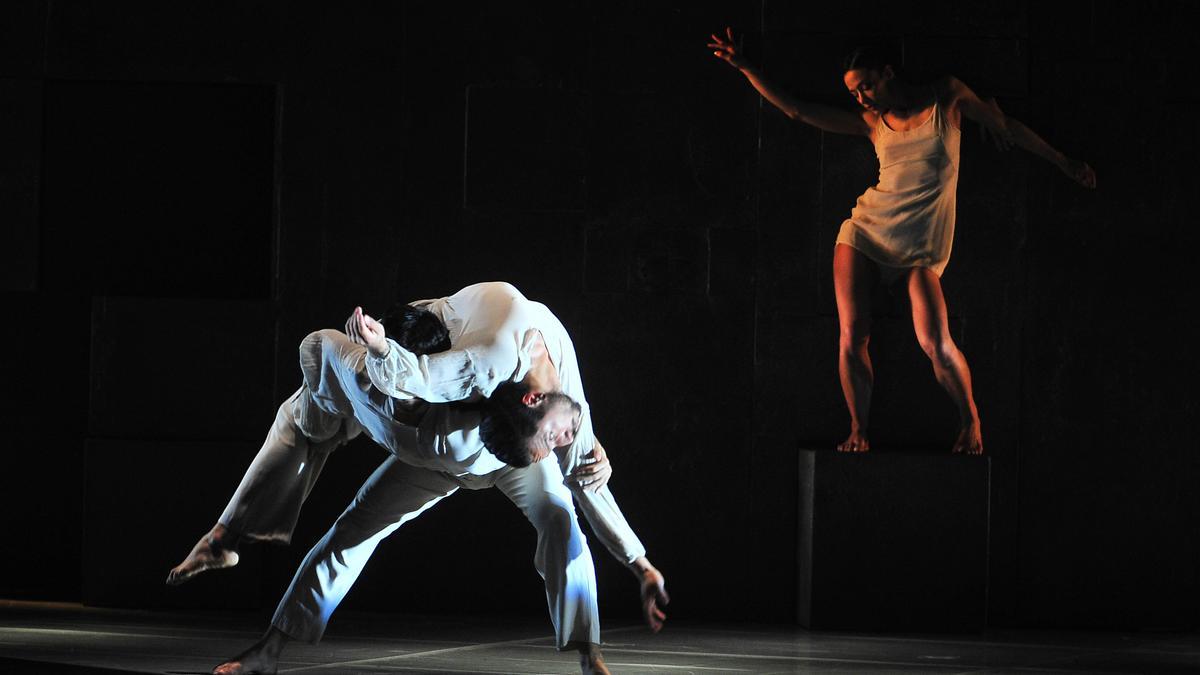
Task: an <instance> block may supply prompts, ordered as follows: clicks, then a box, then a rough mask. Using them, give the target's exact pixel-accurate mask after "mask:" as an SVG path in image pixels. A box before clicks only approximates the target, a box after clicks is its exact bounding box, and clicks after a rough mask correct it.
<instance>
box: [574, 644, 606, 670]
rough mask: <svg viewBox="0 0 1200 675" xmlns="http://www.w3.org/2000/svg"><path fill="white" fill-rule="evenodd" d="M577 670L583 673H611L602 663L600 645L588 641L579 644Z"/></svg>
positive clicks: (602, 656)
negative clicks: (584, 643) (585, 643)
mask: <svg viewBox="0 0 1200 675" xmlns="http://www.w3.org/2000/svg"><path fill="white" fill-rule="evenodd" d="M579 670H580V671H581V672H582V673H583V675H611V671H609V669H608V666H606V665H604V655H603V654H601V653H600V645H598V644H596V643H594V642H589V643H588V644H587V645H580V646H579Z"/></svg>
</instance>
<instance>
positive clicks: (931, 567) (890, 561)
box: [799, 450, 990, 632]
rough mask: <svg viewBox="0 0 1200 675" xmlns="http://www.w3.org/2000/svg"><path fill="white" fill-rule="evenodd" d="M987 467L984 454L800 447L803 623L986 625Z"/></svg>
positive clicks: (933, 627)
mask: <svg viewBox="0 0 1200 675" xmlns="http://www.w3.org/2000/svg"><path fill="white" fill-rule="evenodd" d="M989 471H990V464H989V461H988V459H987V458H986V457H967V456H957V455H950V454H920V453H887V452H876V451H873V452H870V453H864V454H850V453H838V452H834V451H828V450H822V451H814V450H801V451H800V537H799V543H800V551H799V572H800V580H799V621H800V624H801V625H803V626H805V627H806V628H810V629H815V630H889V631H897V630H898V631H967V632H969V631H978V630H982V629H983V627H984V625H985V623H986V618H987V616H986V615H987V578H988V569H987V564H988V490H989Z"/></svg>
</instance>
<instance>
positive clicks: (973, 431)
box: [950, 422, 983, 455]
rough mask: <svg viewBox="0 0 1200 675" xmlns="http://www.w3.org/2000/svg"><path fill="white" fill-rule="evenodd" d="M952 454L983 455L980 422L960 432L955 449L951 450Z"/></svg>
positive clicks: (969, 425) (955, 442)
mask: <svg viewBox="0 0 1200 675" xmlns="http://www.w3.org/2000/svg"><path fill="white" fill-rule="evenodd" d="M950 452H953V453H955V454H960V453H961V454H967V455H982V454H983V436H982V435H980V433H979V423H978V422H975V423H973V424H968V425H967V426H965V427H963V429H962V431H960V432H958V440H956V441H954V447H953V448H951V449H950Z"/></svg>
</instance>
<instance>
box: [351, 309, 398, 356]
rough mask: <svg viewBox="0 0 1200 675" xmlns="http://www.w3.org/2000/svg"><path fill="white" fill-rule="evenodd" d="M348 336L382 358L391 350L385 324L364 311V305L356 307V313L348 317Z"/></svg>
mask: <svg viewBox="0 0 1200 675" xmlns="http://www.w3.org/2000/svg"><path fill="white" fill-rule="evenodd" d="M346 336H347V337H349V338H350V341H351V342H353V343H354V344H357V345H362V346H364V347H366V348H367V350H368V351H370V352H371V354H372V355H374V356H378V357H380V358H382V357H384V356H387V354H388V351H390V350H391V345H389V344H388V341H387V332H386V331H384V329H383V324H381V323H379V322H378V321H376V320H375V319H372V318H371V317H370V316H368V315H367V314H365V313H363V311H362V307H355V308H354V313H352V314H351V315H350V318H349V319H346Z"/></svg>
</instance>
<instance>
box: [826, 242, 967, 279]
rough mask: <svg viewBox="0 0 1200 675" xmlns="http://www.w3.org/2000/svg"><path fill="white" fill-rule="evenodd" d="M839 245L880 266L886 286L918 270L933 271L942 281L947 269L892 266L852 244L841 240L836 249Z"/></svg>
mask: <svg viewBox="0 0 1200 675" xmlns="http://www.w3.org/2000/svg"><path fill="white" fill-rule="evenodd" d="M838 244H843V245H845V246H849V247H850V248H852V249H854V250H855V251H858V252H859V253H861V254H863V256H864V257H866V259H867V260H870V261H871V262H873V263H875V264H876V265H878V266H879V267H880V268H881V269H880V270H879V279H880V283H882V284H884V285H885V286H890V285H892V284H893V283H895V282H896V281H898V280H899V279H900V277H901V276H903V273H904V271H906V270H911V269H917V268H922V269H927V270H930V271H932V272H933V273H934V274H936V275H937V276H938V278H939V279H941V278H942V271H943V270H945V268H946V266H945V265H942V266H941V267H940V268H939V267H938V266H936V265H891V264H888V263H885V262H880V261H879V260H877V259H876V258H875V256H873V255H871V254H870V253H868V252H867V251H864V250H863V249H861V248H859V247H857V246H855V245H854V244H853V243H852V242H849V241H842V240H841V239H838V240H837V241H835V242H834V248H837V245H838ZM885 271H891V272H890V273H885ZM893 274H894V276H892V275H893Z"/></svg>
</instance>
